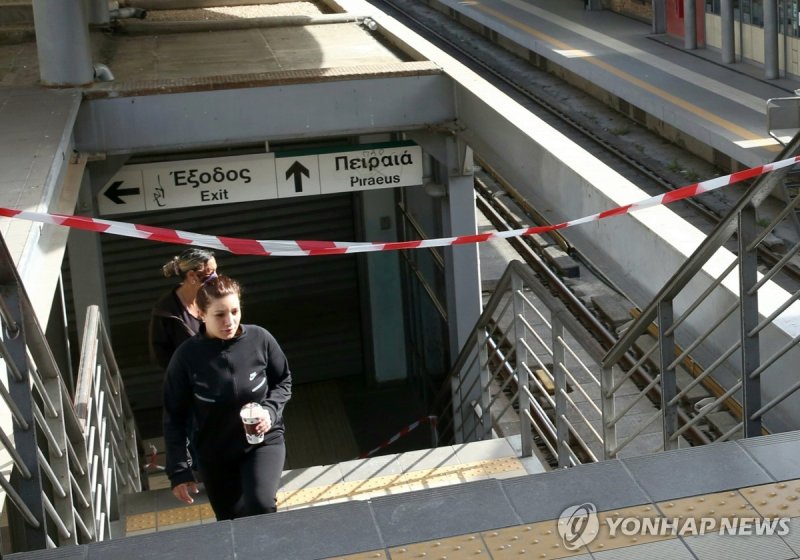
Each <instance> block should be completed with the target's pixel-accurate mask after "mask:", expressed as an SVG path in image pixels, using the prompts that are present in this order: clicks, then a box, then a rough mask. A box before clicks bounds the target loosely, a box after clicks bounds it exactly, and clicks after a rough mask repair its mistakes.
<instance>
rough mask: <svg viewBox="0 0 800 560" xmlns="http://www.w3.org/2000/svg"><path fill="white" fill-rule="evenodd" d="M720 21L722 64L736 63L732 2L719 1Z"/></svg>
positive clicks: (726, 0)
mask: <svg viewBox="0 0 800 560" xmlns="http://www.w3.org/2000/svg"><path fill="white" fill-rule="evenodd" d="M720 19H721V22H720V23H721V25H722V29H721V32H722V45H721V50H722V53H721V54H722V63H723V64H733V63H734V62H736V35H735V33H734V30H733V29H734V28H733V0H721V3H720Z"/></svg>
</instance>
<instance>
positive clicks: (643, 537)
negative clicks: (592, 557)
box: [588, 504, 674, 552]
mask: <svg viewBox="0 0 800 560" xmlns="http://www.w3.org/2000/svg"><path fill="white" fill-rule="evenodd" d="M657 517H662V516H661V514H660V513H659V512H658V510H657V509H656V507H655V506H654V505H653V504H645V505H641V506H634V507H629V508H622V509H616V510H612V511H603V512H598V513H597V519H598V521H599V522H600V531H599V532H598V533H597V537H596V538H595V539H594V540H593V541H592V542H590V543H589V545H588V546H589V550H590V551H592V552H602V551H603V550H613V549H615V548H623V547H626V546H635V545H637V544H645V543H649V542H655V541H663V540H666V539H672V538H674V537H673V536H660V535H650V534H639V533H640V531H639V530H637V529H638V527H641V525H637V524H641V523H643V521H642V520H643V519H644V518H647V519H648V520H650V519H654V518H657ZM609 518H625V519H626V520H625V521H624V522H622V524H619V525H616V531H615V534H614V535H613V536H612V533H611V524H609V522H608V519H609ZM629 520H630V521H629ZM637 520H638V521H637ZM625 533H628V534H625ZM630 533H636V534H635V535H632V534H630ZM645 533H646V532H645Z"/></svg>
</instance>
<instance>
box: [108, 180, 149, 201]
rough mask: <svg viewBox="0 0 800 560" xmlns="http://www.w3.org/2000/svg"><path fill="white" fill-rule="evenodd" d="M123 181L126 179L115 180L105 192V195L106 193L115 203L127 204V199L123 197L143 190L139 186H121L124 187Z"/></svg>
mask: <svg viewBox="0 0 800 560" xmlns="http://www.w3.org/2000/svg"><path fill="white" fill-rule="evenodd" d="M123 182H124V181H114V182H113V183H111V186H110V187H108V188H107V189H106V192H104V193H103V195H105V196H106V197H107V198H108V199H109V200H110V201H111V202H113V203H114V204H125V201H124V200H122V198H121V197H123V196H131V195H134V194H139V193H140V192H141V191H140V190H139V187H130V188H127V189H123V188H120V187H122V183H123Z"/></svg>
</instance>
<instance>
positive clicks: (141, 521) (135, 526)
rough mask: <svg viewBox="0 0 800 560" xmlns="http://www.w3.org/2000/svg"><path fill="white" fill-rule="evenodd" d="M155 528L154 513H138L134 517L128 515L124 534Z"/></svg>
mask: <svg viewBox="0 0 800 560" xmlns="http://www.w3.org/2000/svg"><path fill="white" fill-rule="evenodd" d="M155 528H156V514H155V512H148V513H138V514H136V515H129V516H128V517H127V518H126V519H125V532H126V533H133V532H134V531H144V530H146V529H155Z"/></svg>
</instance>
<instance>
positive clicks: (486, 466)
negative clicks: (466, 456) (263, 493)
mask: <svg viewBox="0 0 800 560" xmlns="http://www.w3.org/2000/svg"><path fill="white" fill-rule="evenodd" d="M503 472H520V473H524V472H525V469H524V467H523V466H522V463H520V461H519V459H516V458H513V457H509V458H504V459H492V460H487V461H476V462H474V463H464V464H459V465H448V466H442V467H437V468H435V469H424V470H419V471H412V472H407V473H398V474H391V475H386V476H377V477H373V478H370V479H367V480H360V481H353V482H338V483H336V484H330V485H326V486H315V487H311V488H301V489H298V490H286V491H283V492H278V507H297V506H304V505H309V504H313V503H324V502H329V501H334V500H343V499H349V498H362V499H365V498H369V497H374V496H385V495H387V494H395V493H397V492H407V491H410V490H417V489H422V488H431V487H435V486H445V485H450V484H458V483H461V482H467V481H471V480H483V479H486V478H489V477H491V476H492V475H494V474H499V473H503Z"/></svg>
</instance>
